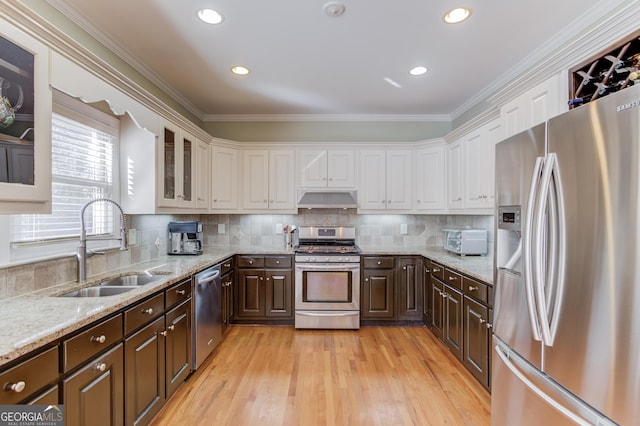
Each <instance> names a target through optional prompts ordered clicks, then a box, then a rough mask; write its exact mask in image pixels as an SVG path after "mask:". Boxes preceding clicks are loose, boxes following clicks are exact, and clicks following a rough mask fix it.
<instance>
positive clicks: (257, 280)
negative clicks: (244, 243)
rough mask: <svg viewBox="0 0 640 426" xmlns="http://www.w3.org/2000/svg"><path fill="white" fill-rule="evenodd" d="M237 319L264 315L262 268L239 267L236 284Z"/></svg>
mask: <svg viewBox="0 0 640 426" xmlns="http://www.w3.org/2000/svg"><path fill="white" fill-rule="evenodd" d="M237 297H238V309H237V310H236V316H237V317H238V319H245V318H263V317H264V316H265V302H264V300H265V286H264V270H263V269H239V270H238V285H237Z"/></svg>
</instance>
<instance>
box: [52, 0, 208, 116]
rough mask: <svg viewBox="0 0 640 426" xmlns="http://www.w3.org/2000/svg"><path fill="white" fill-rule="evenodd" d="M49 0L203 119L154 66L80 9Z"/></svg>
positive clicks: (201, 114) (75, 22) (55, 0)
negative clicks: (141, 58) (147, 63)
mask: <svg viewBox="0 0 640 426" xmlns="http://www.w3.org/2000/svg"><path fill="white" fill-rule="evenodd" d="M47 2H48V3H49V4H51V5H52V6H53V7H54V8H56V9H57V10H58V11H60V12H61V13H62V14H63V15H64V16H65V17H67V18H68V19H69V20H70V21H71V22H73V23H74V24H76V25H77V26H79V27H80V28H82V29H83V30H84V31H85V32H87V34H89V35H91V36H92V37H93V38H95V39H96V40H97V41H98V42H99V43H100V44H102V45H103V46H105V47H106V48H107V49H109V50H110V51H112V52H113V53H114V54H115V55H116V56H118V57H119V58H120V59H122V60H123V61H124V62H126V63H127V64H128V65H130V66H131V67H132V68H133V69H135V70H136V71H138V72H139V73H140V74H142V75H143V76H144V77H145V78H146V79H147V80H149V81H150V82H152V83H153V84H154V85H156V86H158V88H160V90H162V91H163V92H165V93H166V94H167V95H169V96H170V97H171V98H173V99H174V100H175V101H176V102H178V103H179V104H180V105H182V106H183V107H184V108H185V109H186V110H187V111H189V112H190V113H192V114H193V115H194V116H196V117H197V118H198V119H199V120H202V119H203V117H204V114H203V113H202V111H200V110H199V109H198V108H196V107H195V105H193V104H192V103H191V101H189V99H187V98H186V97H185V96H183V95H182V93H180V92H179V91H178V90H177V89H176V88H175V87H173V86H172V85H171V84H169V83H167V81H166V80H164V79H163V78H162V77H160V76H159V75H158V74H157V73H156V72H155V71H154V70H153V69H152V68H149V67H148V66H146V65H145V64H144V63H142V62H140V61H139V60H138V58H137V57H136V56H135V55H134V54H133V53H131V52H130V51H129V50H127V49H125V48H124V47H122V46H121V45H120V44H118V43H116V42H115V41H114V40H113V39H112V38H111V37H109V35H108V34H106V33H104V32H103V31H100V30H99V29H98V28H97V27H96V26H95V25H93V24H91V22H90V21H89V19H87V17H86V16H85V15H83V14H82V13H81V12H80V11H78V10H77V9H75V8H73V7H71V6H69V5H68V4H66V3H64V2H61V1H59V0H47Z"/></svg>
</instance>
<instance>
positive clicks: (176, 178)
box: [158, 122, 196, 208]
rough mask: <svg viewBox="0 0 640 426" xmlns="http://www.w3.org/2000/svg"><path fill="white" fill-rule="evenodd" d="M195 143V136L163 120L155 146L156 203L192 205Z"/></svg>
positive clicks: (193, 201)
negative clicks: (156, 173) (156, 170)
mask: <svg viewBox="0 0 640 426" xmlns="http://www.w3.org/2000/svg"><path fill="white" fill-rule="evenodd" d="M195 145H196V138H195V137H193V136H192V135H190V134H188V133H186V132H184V131H182V130H181V129H180V128H179V127H178V126H175V125H174V124H172V123H169V122H166V123H165V124H164V126H163V128H162V130H161V134H160V140H159V149H158V153H159V158H158V160H159V161H158V166H159V167H158V179H159V181H160V184H159V185H158V187H159V188H160V192H159V193H158V207H179V208H193V207H194V206H195V197H194V196H195V191H194V187H195V185H194V174H193V173H194V167H193V166H194V164H195Z"/></svg>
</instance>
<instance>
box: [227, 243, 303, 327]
mask: <svg viewBox="0 0 640 426" xmlns="http://www.w3.org/2000/svg"><path fill="white" fill-rule="evenodd" d="M236 261H237V265H238V267H239V268H238V271H237V280H236V282H235V283H234V284H235V286H234V287H233V297H234V298H235V315H234V319H235V320H238V321H239V322H242V321H243V320H250V321H251V322H255V321H261V320H262V321H274V322H276V323H279V322H283V323H284V322H287V321H292V320H293V269H292V268H293V257H292V256H249V255H241V256H237V258H236ZM245 322H248V321H245Z"/></svg>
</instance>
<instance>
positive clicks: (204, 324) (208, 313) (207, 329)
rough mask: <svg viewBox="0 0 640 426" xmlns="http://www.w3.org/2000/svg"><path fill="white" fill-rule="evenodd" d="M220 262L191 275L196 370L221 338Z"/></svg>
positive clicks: (194, 364) (193, 351) (193, 365)
mask: <svg viewBox="0 0 640 426" xmlns="http://www.w3.org/2000/svg"><path fill="white" fill-rule="evenodd" d="M221 278H222V277H221V275H220V265H216V266H212V267H211V268H207V269H205V270H204V271H202V272H199V273H197V274H196V275H194V277H193V283H192V286H193V297H192V299H191V303H192V309H191V316H192V344H193V348H192V349H193V350H192V358H193V359H192V363H191V368H192V369H193V370H196V369H197V368H198V367H200V365H201V364H202V363H203V362H204V360H205V359H207V357H208V356H209V354H210V353H211V352H212V351H213V349H214V348H215V347H216V346H217V345H218V343H220V341H221V340H222V280H221Z"/></svg>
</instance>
